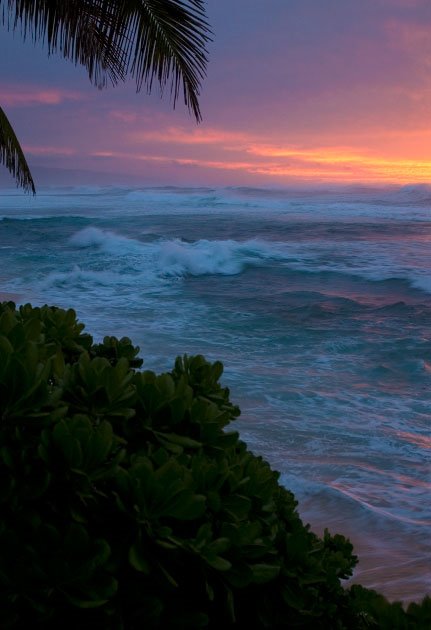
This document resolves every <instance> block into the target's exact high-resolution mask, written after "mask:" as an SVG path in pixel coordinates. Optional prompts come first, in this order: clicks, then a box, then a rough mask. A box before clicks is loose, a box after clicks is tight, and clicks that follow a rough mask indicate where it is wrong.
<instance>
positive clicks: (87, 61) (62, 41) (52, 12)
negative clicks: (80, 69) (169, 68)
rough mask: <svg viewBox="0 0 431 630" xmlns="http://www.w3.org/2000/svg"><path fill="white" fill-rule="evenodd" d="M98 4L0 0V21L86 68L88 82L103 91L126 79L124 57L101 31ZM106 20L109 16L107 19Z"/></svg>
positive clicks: (101, 15) (70, 0) (75, 0)
mask: <svg viewBox="0 0 431 630" xmlns="http://www.w3.org/2000/svg"><path fill="white" fill-rule="evenodd" d="M102 4H104V2H103V1H101V0H96V1H95V2H92V1H91V0H0V9H2V11H1V14H0V20H1V22H2V24H3V25H4V26H6V27H7V28H8V29H9V30H13V31H19V32H20V33H21V35H22V37H23V39H24V40H25V39H27V38H29V39H31V40H32V41H33V42H35V43H36V42H40V43H42V44H46V46H47V52H48V55H52V54H60V55H62V56H63V57H64V58H65V59H69V60H71V61H72V62H73V63H75V64H76V65H82V66H84V67H85V68H86V70H87V72H88V76H89V78H90V81H91V82H92V83H94V84H95V85H97V87H99V88H102V87H105V85H106V84H107V82H108V81H110V82H111V83H112V84H113V85H115V84H116V83H117V82H118V81H119V80H124V78H125V72H124V69H125V65H126V64H125V58H124V53H123V51H122V50H121V48H120V47H119V46H116V42H115V41H114V40H113V39H112V38H110V37H109V36H107V34H106V32H105V30H104V28H103V20H104V11H102V7H101V5H102ZM106 17H107V18H108V17H109V16H106Z"/></svg>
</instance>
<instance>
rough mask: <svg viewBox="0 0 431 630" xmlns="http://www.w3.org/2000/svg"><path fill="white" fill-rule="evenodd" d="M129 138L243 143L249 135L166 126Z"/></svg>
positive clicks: (247, 139) (196, 142) (176, 142)
mask: <svg viewBox="0 0 431 630" xmlns="http://www.w3.org/2000/svg"><path fill="white" fill-rule="evenodd" d="M130 140H131V141H133V142H141V141H145V140H154V141H157V142H169V143H175V144H226V143H227V144H231V143H235V144H236V143H238V142H240V143H244V142H247V141H249V137H248V136H247V135H246V134H243V133H237V132H232V131H226V130H224V129H211V128H208V127H207V128H204V129H201V128H199V129H185V128H183V127H168V128H167V129H164V130H162V131H143V132H138V133H134V134H133V135H131V137H130Z"/></svg>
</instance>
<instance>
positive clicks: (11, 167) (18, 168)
mask: <svg viewBox="0 0 431 630" xmlns="http://www.w3.org/2000/svg"><path fill="white" fill-rule="evenodd" d="M0 164H3V165H4V166H6V168H7V169H8V171H9V172H10V173H11V175H12V176H13V177H14V178H15V180H16V182H17V185H18V186H21V187H22V188H24V190H25V191H27V192H32V193H33V194H35V192H36V189H35V186H34V181H33V177H32V175H31V172H30V169H29V167H28V164H27V160H26V159H25V157H24V153H23V151H22V149H21V146H20V144H19V142H18V138H17V137H16V135H15V132H14V130H13V129H12V126H11V124H10V122H9V120H8V118H7V116H6V114H5V113H4V111H3V110H2V109H1V107H0Z"/></svg>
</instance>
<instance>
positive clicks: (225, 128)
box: [0, 0, 431, 186]
mask: <svg viewBox="0 0 431 630" xmlns="http://www.w3.org/2000/svg"><path fill="white" fill-rule="evenodd" d="M207 6H208V19H209V22H210V24H211V26H212V29H213V31H214V41H213V42H212V43H211V44H210V46H209V58H210V59H209V66H208V76H207V78H206V80H205V81H204V83H203V87H202V95H201V108H202V114H203V123H202V124H200V125H199V126H197V125H196V123H195V122H194V120H193V119H192V118H191V117H190V115H189V114H188V112H187V110H186V108H185V106H184V105H183V103H182V102H178V104H177V108H176V110H175V111H174V110H173V109H172V107H171V104H170V102H169V98H168V97H167V98H164V99H163V100H161V99H160V96H159V94H158V91H157V89H156V90H154V93H153V94H152V95H150V96H149V95H147V94H146V93H145V91H143V92H141V93H140V94H136V93H135V88H134V84H133V83H132V82H130V83H128V84H127V85H121V86H117V87H116V88H109V89H106V90H103V91H98V90H97V89H95V88H94V87H92V86H91V84H90V83H89V81H88V78H87V76H86V74H85V72H84V70H83V69H82V68H77V67H74V66H73V65H72V64H71V63H70V62H66V61H63V60H62V59H60V58H54V57H53V58H50V59H48V57H47V55H46V52H45V51H44V50H42V48H41V47H40V46H39V47H34V46H33V45H32V44H25V45H24V44H23V43H22V41H21V39H20V37H19V36H17V35H16V36H15V37H13V36H12V35H11V34H8V33H7V32H6V31H5V30H3V31H2V38H1V41H0V59H2V65H1V72H0V103H1V105H2V107H3V108H4V110H5V111H6V113H7V114H8V116H9V117H10V119H11V122H12V123H13V124H14V126H15V130H16V132H17V135H18V137H19V139H20V141H21V143H22V145H23V147H24V148H25V150H26V154H27V158H28V161H29V163H30V166H31V168H32V169H33V170H34V173H35V176H36V179H37V180H38V181H39V183H41V184H53V185H55V184H56V183H99V182H100V183H107V182H111V183H134V184H142V185H148V184H156V185H159V184H177V185H181V184H184V185H202V184H210V185H215V184H239V185H242V184H247V185H276V186H283V185H288V184H291V183H298V182H299V183H303V182H306V183H309V182H342V183H355V182H372V183H402V184H404V183H408V182H431V143H430V141H431V2H430V1H429V0H360V2H358V0H210V1H209V2H208V3H207ZM1 181H2V182H4V183H5V184H7V185H10V184H13V182H12V180H11V179H9V178H7V177H4V174H2V180H1ZM38 181H37V183H38Z"/></svg>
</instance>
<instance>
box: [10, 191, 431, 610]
mask: <svg viewBox="0 0 431 630" xmlns="http://www.w3.org/2000/svg"><path fill="white" fill-rule="evenodd" d="M0 217H1V218H0V262H1V267H0V292H1V293H9V294H13V295H16V296H17V297H16V301H17V302H18V303H25V302H31V303H32V304H34V305H42V304H45V303H48V304H51V305H54V304H55V305H58V306H62V307H65V308H69V307H73V308H75V310H76V311H77V313H78V316H79V318H80V320H81V321H83V322H84V323H85V324H86V330H87V332H90V333H91V334H92V335H93V336H94V337H95V338H96V339H99V338H102V337H103V336H105V335H115V336H117V337H122V336H129V337H130V338H131V339H132V340H133V342H134V343H135V344H137V345H139V346H140V348H141V353H140V355H141V357H143V358H144V367H145V368H146V369H151V370H156V371H163V370H169V369H171V367H172V366H173V362H174V359H175V357H176V356H177V355H182V354H184V353H187V354H203V355H205V356H206V358H208V359H210V360H221V361H222V362H223V364H224V366H225V371H224V375H223V377H222V382H223V384H224V385H226V386H228V387H229V388H230V391H231V398H232V400H233V401H234V402H235V403H237V404H239V406H240V407H241V410H242V414H241V417H240V418H239V419H238V421H237V422H236V428H237V429H238V430H239V431H240V434H241V436H242V438H243V439H244V440H245V441H246V442H247V443H248V445H249V447H250V448H251V450H253V451H254V452H255V453H257V454H259V455H262V456H264V457H265V458H266V459H267V460H269V461H270V462H271V464H272V466H273V467H274V468H275V469H277V470H278V471H279V472H280V473H281V482H282V483H283V484H285V485H286V486H287V487H289V488H290V489H292V490H293V491H294V492H295V495H296V497H297V499H298V501H299V511H300V513H301V515H302V517H303V519H304V520H305V521H306V522H309V523H310V524H311V526H312V529H314V530H315V531H317V532H318V533H321V532H323V529H324V528H325V527H328V528H329V529H330V531H331V532H332V533H336V532H338V533H343V534H345V535H347V536H349V537H350V539H351V540H352V542H353V543H354V546H355V550H356V552H357V553H358V555H359V558H360V562H359V565H358V567H357V569H356V571H355V575H354V581H358V582H360V583H362V584H364V585H366V586H369V587H372V588H376V589H378V590H380V591H382V592H383V593H384V594H386V595H387V596H388V597H390V598H391V599H401V600H404V601H411V600H417V599H420V598H422V597H423V596H424V595H425V594H427V593H429V592H430V591H431V547H430V540H431V536H430V533H431V451H430V449H431V437H430V428H429V427H430V416H431V387H430V386H431V188H428V187H426V186H410V187H409V186H407V187H403V188H395V187H394V188H386V189H385V188H380V189H372V188H351V189H334V190H332V189H330V188H326V189H321V190H317V189H316V190H308V191H307V190H299V189H295V190H282V189H266V190H264V189H252V188H224V189H213V188H176V187H166V188H143V189H129V188H125V187H111V188H97V187H94V188H93V187H85V188H62V189H57V190H56V189H45V190H41V191H40V192H39V193H38V194H37V196H36V197H34V198H33V197H29V196H26V195H24V194H22V193H21V192H19V191H15V190H6V191H5V190H4V191H2V192H1V194H0Z"/></svg>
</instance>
